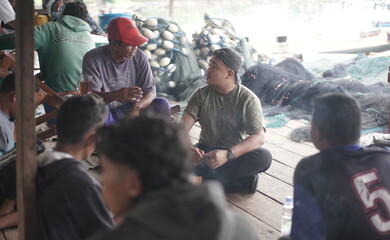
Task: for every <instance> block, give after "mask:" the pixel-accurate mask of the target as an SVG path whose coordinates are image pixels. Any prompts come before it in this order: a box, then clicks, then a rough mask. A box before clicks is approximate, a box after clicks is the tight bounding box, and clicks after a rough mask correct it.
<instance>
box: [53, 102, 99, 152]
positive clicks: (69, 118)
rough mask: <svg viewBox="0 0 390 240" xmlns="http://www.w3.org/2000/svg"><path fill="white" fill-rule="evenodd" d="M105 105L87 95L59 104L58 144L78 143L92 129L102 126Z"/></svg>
mask: <svg viewBox="0 0 390 240" xmlns="http://www.w3.org/2000/svg"><path fill="white" fill-rule="evenodd" d="M105 117H106V109H105V105H104V104H103V103H102V102H99V101H98V100H96V99H95V98H94V97H92V96H89V95H83V96H73V97H70V98H69V99H67V100H66V101H65V102H64V103H62V104H61V107H60V109H59V110H58V115H57V126H56V128H57V136H58V142H59V143H62V144H70V145H71V144H76V143H79V142H80V141H81V140H82V139H83V137H84V136H85V134H86V133H87V132H88V131H90V130H91V129H92V128H94V127H98V126H99V125H103V122H104V120H105Z"/></svg>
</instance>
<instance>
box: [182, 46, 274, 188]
mask: <svg viewBox="0 0 390 240" xmlns="http://www.w3.org/2000/svg"><path fill="white" fill-rule="evenodd" d="M241 65H242V59H241V56H240V55H239V54H238V53H237V52H236V51H234V50H233V49H231V48H221V49H219V50H216V51H215V52H214V55H213V57H212V58H211V60H210V65H209V68H208V70H207V83H208V85H207V86H204V87H202V88H200V89H198V90H197V91H196V92H195V93H194V94H193V95H192V96H191V98H190V100H189V102H188V105H187V108H186V110H185V112H184V114H183V117H182V121H183V123H184V125H185V127H186V129H187V130H188V131H189V130H190V129H191V127H192V126H193V125H194V123H195V122H197V121H199V124H200V126H201V133H200V139H199V143H198V144H196V146H194V148H193V151H194V155H193V163H194V165H195V167H194V171H195V173H196V174H197V175H199V176H202V177H203V179H216V180H219V181H220V182H221V183H222V184H223V185H224V187H225V191H226V192H227V193H234V192H240V193H254V192H255V191H256V187H257V180H258V175H257V174H258V173H260V172H264V171H266V170H267V169H268V168H269V166H270V165H271V161H272V156H271V154H270V152H269V151H267V150H266V149H264V148H261V146H262V145H263V144H264V141H265V140H264V132H265V127H264V120H263V113H262V108H261V104H260V100H259V98H258V97H257V96H256V95H255V94H254V93H253V92H252V91H251V90H249V89H248V88H246V87H245V86H243V85H241V84H240V82H241V81H240V78H239V76H238V71H239V69H240V67H241Z"/></svg>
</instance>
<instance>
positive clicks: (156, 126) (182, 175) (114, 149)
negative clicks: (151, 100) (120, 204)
mask: <svg viewBox="0 0 390 240" xmlns="http://www.w3.org/2000/svg"><path fill="white" fill-rule="evenodd" d="M100 136H101V138H100V141H99V142H98V143H97V147H96V149H97V150H98V153H99V154H101V155H104V156H106V157H107V158H108V160H109V161H111V162H114V163H117V164H120V165H124V166H127V167H128V168H130V169H133V170H135V171H137V172H138V174H139V177H140V180H141V182H142V189H143V192H142V194H145V193H146V192H148V191H150V190H156V189H162V188H166V187H170V186H174V185H176V184H180V183H188V176H189V174H190V172H191V164H190V156H191V154H190V153H191V151H190V150H191V143H190V138H189V135H188V133H187V132H186V131H185V129H184V127H183V126H182V125H180V124H174V123H171V122H168V121H167V120H166V119H163V118H158V117H150V116H140V117H138V118H135V119H126V120H122V121H120V122H119V123H118V124H117V125H114V126H110V127H107V128H104V129H103V130H102V131H101V134H100Z"/></svg>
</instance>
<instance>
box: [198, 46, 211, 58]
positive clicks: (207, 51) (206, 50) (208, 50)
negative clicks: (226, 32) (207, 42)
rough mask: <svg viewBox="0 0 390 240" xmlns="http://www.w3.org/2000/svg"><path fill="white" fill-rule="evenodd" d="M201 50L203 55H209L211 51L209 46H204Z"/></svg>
mask: <svg viewBox="0 0 390 240" xmlns="http://www.w3.org/2000/svg"><path fill="white" fill-rule="evenodd" d="M200 51H201V53H202V56H203V57H207V56H208V55H209V53H210V49H209V48H208V47H202V48H201V49H200Z"/></svg>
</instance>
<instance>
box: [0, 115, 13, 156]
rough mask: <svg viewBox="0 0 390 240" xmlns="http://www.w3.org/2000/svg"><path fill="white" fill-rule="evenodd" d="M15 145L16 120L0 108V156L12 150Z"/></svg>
mask: <svg viewBox="0 0 390 240" xmlns="http://www.w3.org/2000/svg"><path fill="white" fill-rule="evenodd" d="M14 145H15V142H14V122H13V121H11V120H10V117H9V116H8V115H7V114H5V113H4V112H3V111H1V110H0V156H1V155H3V154H4V153H5V152H8V151H9V150H11V149H12V148H13V147H14Z"/></svg>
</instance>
